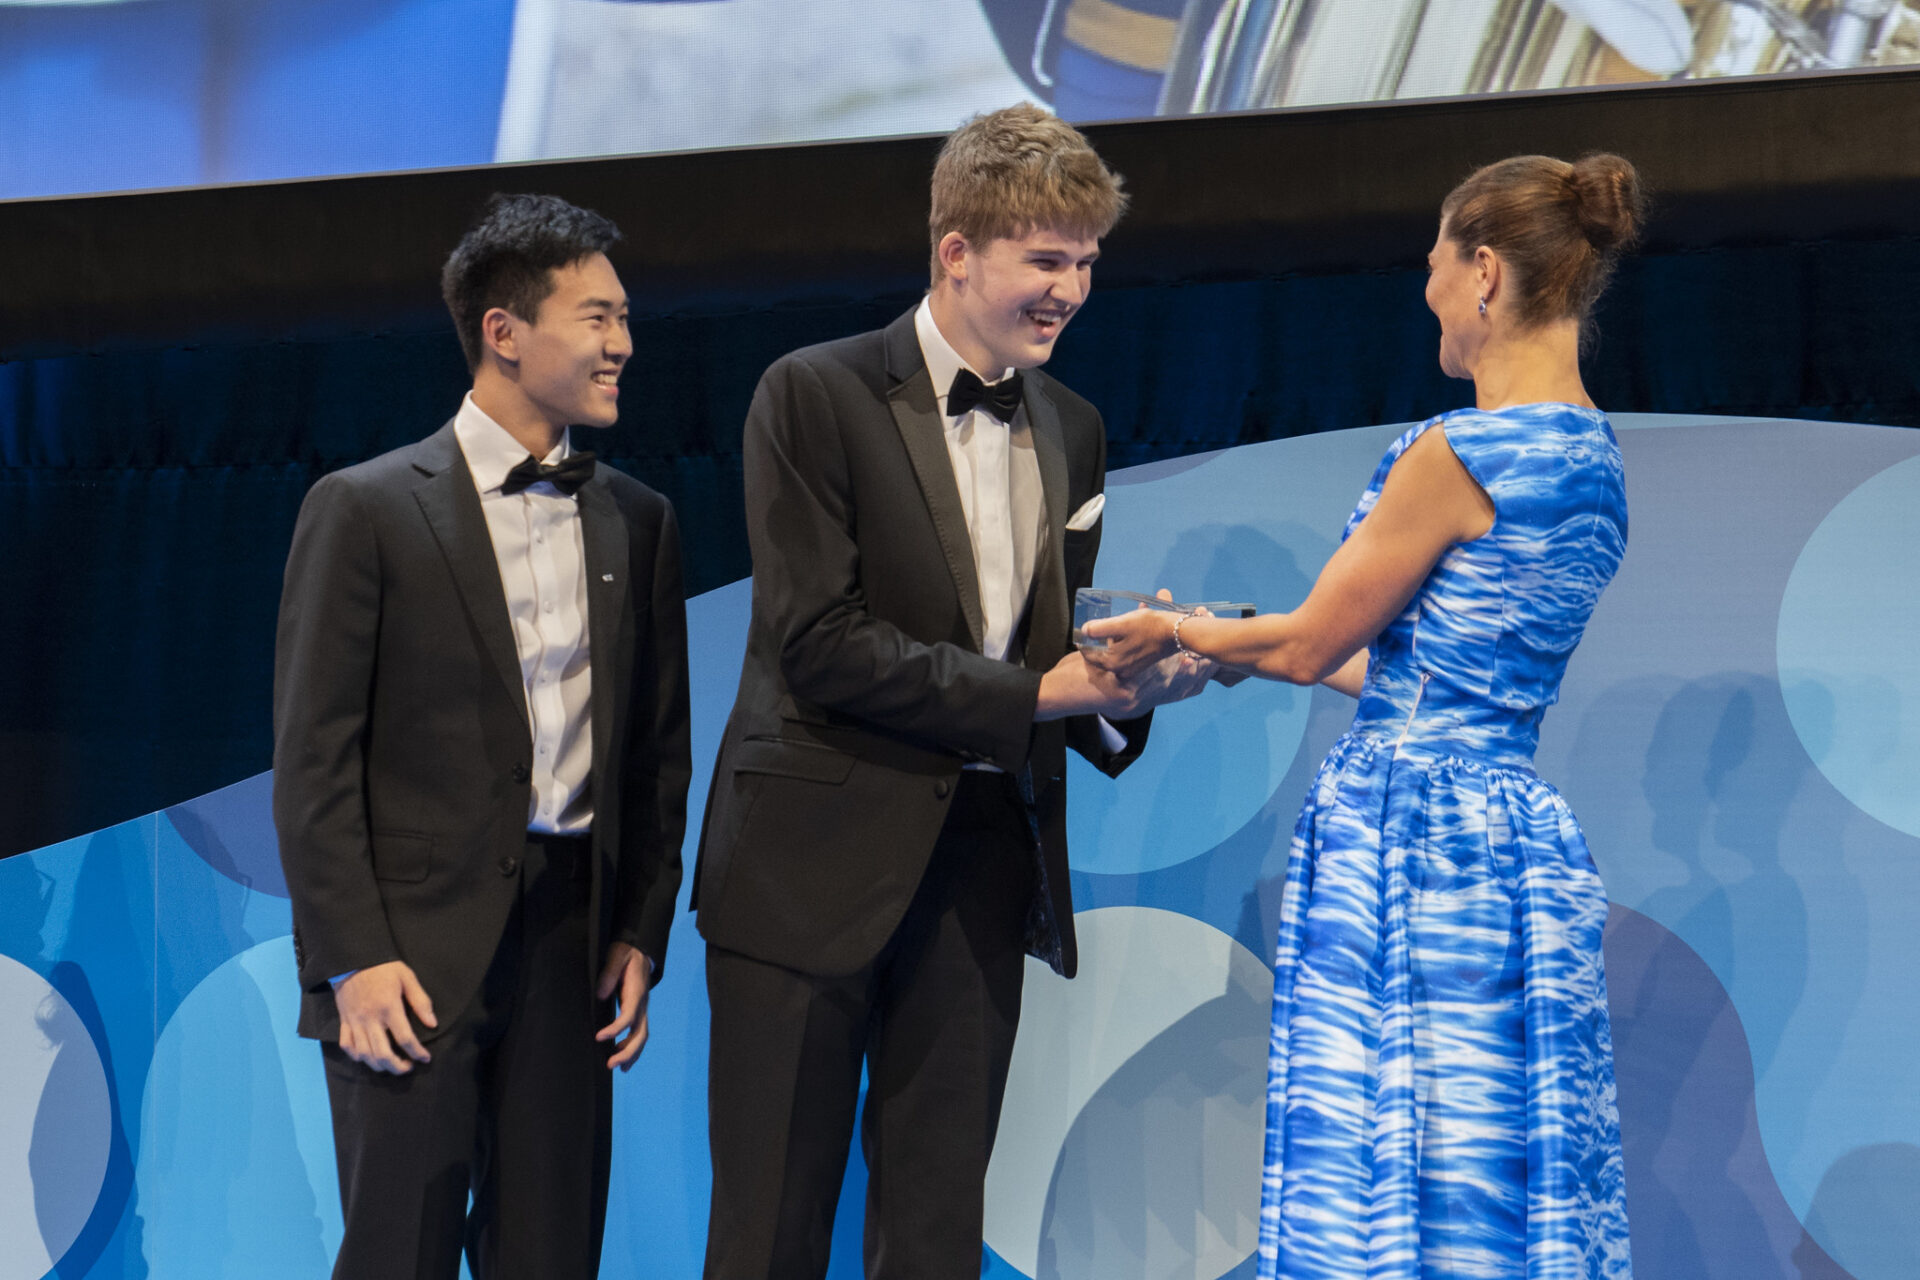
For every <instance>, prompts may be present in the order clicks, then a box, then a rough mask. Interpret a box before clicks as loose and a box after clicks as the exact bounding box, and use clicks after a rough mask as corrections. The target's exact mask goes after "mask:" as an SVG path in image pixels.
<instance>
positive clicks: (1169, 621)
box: [1081, 588, 1183, 680]
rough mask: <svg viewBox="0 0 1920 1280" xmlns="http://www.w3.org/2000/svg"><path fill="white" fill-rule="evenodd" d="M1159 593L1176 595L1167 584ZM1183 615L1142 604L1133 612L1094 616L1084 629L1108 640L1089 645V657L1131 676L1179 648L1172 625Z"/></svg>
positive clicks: (1124, 677) (1126, 677)
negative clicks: (1101, 644) (1097, 646)
mask: <svg viewBox="0 0 1920 1280" xmlns="http://www.w3.org/2000/svg"><path fill="white" fill-rule="evenodd" d="M1159 594H1160V598H1161V599H1162V600H1171V599H1173V596H1172V594H1171V593H1170V592H1168V591H1167V590H1165V589H1164V588H1162V589H1161V591H1160V593H1159ZM1182 616H1183V615H1181V614H1178V613H1174V612H1172V611H1171V610H1168V609H1149V608H1148V607H1147V606H1146V605H1141V606H1140V607H1139V608H1138V609H1135V610H1134V611H1133V612H1132V613H1123V614H1120V615H1118V616H1117V617H1112V618H1095V619H1094V620H1093V621H1091V622H1089V623H1087V624H1086V625H1085V626H1084V627H1082V628H1081V631H1082V632H1084V633H1085V634H1086V635H1088V636H1090V637H1092V638H1094V639H1096V640H1098V639H1104V640H1106V642H1107V647H1106V648H1104V649H1088V650H1087V651H1086V654H1087V661H1088V662H1090V663H1092V664H1093V665H1094V666H1096V667H1099V668H1101V669H1102V670H1105V671H1111V672H1113V673H1114V674H1115V675H1117V676H1119V677H1120V678H1121V679H1122V680H1131V679H1133V678H1134V677H1135V676H1137V675H1139V674H1140V673H1141V672H1142V671H1145V670H1146V669H1147V668H1148V667H1150V666H1152V665H1153V664H1154V663H1156V662H1158V661H1160V660H1161V659H1162V658H1166V657H1169V656H1171V655H1172V654H1173V653H1175V652H1176V647H1175V645H1174V643H1173V628H1174V624H1175V623H1177V622H1179V621H1180V619H1181V617H1182Z"/></svg>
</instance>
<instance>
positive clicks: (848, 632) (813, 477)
mask: <svg viewBox="0 0 1920 1280" xmlns="http://www.w3.org/2000/svg"><path fill="white" fill-rule="evenodd" d="M743 451H744V454H745V464H746V506H747V536H748V542H749V543H750V545H751V547H752V551H753V572H754V610H755V613H756V615H758V616H760V617H763V618H765V619H766V620H767V621H768V622H770V623H771V625H772V626H773V628H774V630H775V633H776V636H777V638H778V641H779V645H780V668H781V673H782V674H783V675H784V676H785V678H786V682H787V687H788V689H789V690H790V691H791V692H792V693H793V694H794V695H795V696H797V697H799V698H803V699H805V700H806V701H808V702H811V703H814V704H815V705H817V706H821V707H825V708H828V709H830V710H832V711H835V712H838V713H840V714H842V715H846V716H851V717H853V718H856V719H859V720H862V721H865V722H867V723H868V724H872V725H875V726H878V727H880V728H883V729H886V730H889V731H892V732H895V733H899V734H903V735H905V736H908V737H911V738H914V739H917V740H919V741H922V742H927V743H930V744H933V745H935V746H937V747H940V748H943V749H945V750H949V751H953V752H956V753H958V754H961V755H964V756H968V757H970V758H975V759H982V760H989V761H991V762H993V763H994V764H997V765H999V766H1001V767H1002V768H1005V769H1017V768H1019V767H1020V766H1021V765H1022V764H1024V763H1025V761H1026V756H1027V751H1028V749H1029V745H1030V742H1031V738H1032V730H1033V713H1034V708H1035V707H1036V705H1037V704H1038V702H1039V697H1040V676H1039V673H1038V672H1033V671H1028V670H1025V669H1024V668H1021V667H1017V666H1013V665H1011V664H1009V663H1005V662H996V661H994V660H993V659H990V658H987V657H985V656H983V655H981V654H978V653H975V652H972V651H971V650H969V649H966V648H964V647H962V646H959V645H955V644H949V643H945V642H939V643H932V644H927V643H922V642H920V641H918V640H915V639H914V638H913V637H911V636H909V635H908V634H907V633H906V632H905V631H903V630H901V629H900V628H899V627H898V626H897V625H895V624H894V623H892V622H890V621H888V620H886V619H883V618H879V617H876V616H874V615H873V614H872V613H871V612H869V610H868V607H867V601H866V597H865V594H864V592H863V591H862V589H861V585H860V551H859V545H858V543H857V541H856V539H855V537H854V519H855V504H854V495H853V494H852V492H851V479H850V474H849V467H848V463H847V457H846V453H845V442H844V440H843V439H842V435H841V432H840V430H839V425H838V422H837V416H836V413H835V410H834V405H833V402H832V400H831V398H830V396H829V394H828V392H827V389H826V387H825V386H824V385H823V384H822V382H821V379H820V375H819V374H818V373H817V372H815V371H814V370H813V369H812V368H810V367H809V366H808V365H807V364H806V363H805V362H804V361H803V360H800V359H798V358H795V357H789V358H787V359H785V360H782V361H780V362H779V363H777V364H775V365H774V366H773V368H771V369H769V370H768V371H767V375H766V376H765V377H764V378H762V379H761V382H760V386H759V388H758V389H757V390H756V391H755V393H754V398H753V406H752V408H751V409H749V410H748V413H747V424H746V436H745V440H744V442H743ZM884 498H885V496H884V495H881V496H880V500H884Z"/></svg>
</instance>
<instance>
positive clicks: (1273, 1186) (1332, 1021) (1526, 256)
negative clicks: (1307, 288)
mask: <svg viewBox="0 0 1920 1280" xmlns="http://www.w3.org/2000/svg"><path fill="white" fill-rule="evenodd" d="M1641 209H1642V200H1641V196H1640V190H1639V184H1638V179H1637V177H1636V175H1635V174H1634V171H1633V168H1632V166H1631V165H1629V164H1628V163H1627V162H1626V161H1625V160H1622V159H1620V158H1619V157H1617V156H1608V155H1599V156H1589V157H1587V158H1586V159H1583V160H1581V161H1579V162H1578V163H1577V164H1571V165H1570V164H1567V163H1565V162H1563V161H1559V160H1555V159H1551V158H1549V157H1545V156H1522V157H1516V158H1514V159H1510V160H1505V161H1502V162H1500V163H1499V164H1495V165H1490V166H1488V167H1486V168H1484V169H1481V170H1479V171H1477V172H1476V173H1474V174H1473V175H1472V176H1471V177H1469V178H1468V179H1467V180H1466V181H1465V182H1463V183H1462V184H1461V185H1460V186H1459V187H1458V188H1456V189H1455V190H1454V191H1453V193H1452V194H1450V195H1449V196H1448V197H1447V199H1446V201H1445V203H1444V204H1443V205H1442V206H1441V216H1440V231H1439V236H1438V238H1437V240H1436V241H1435V243H1434V246H1433V249H1432V251H1431V252H1430V253H1429V254H1428V258H1427V261H1428V267H1429V271H1430V273H1431V274H1430V276H1429V278H1428V282H1427V292H1426V298H1427V305H1428V306H1429V307H1430V308H1432V310H1433V312H1434V314H1435V315H1436V316H1438V317H1439V320H1440V365H1441V368H1442V369H1444V370H1445V371H1446V372H1447V373H1448V374H1449V375H1451V376H1454V377H1465V378H1472V379H1473V383H1474V400H1475V407H1474V408H1471V409H1461V410H1456V411H1454V412H1452V413H1445V414H1442V415H1440V416H1439V417H1437V418H1434V419H1432V420H1430V421H1428V422H1424V423H1421V424H1420V425H1419V426H1416V427H1414V428H1413V429H1412V430H1410V431H1408V432H1407V433H1406V434H1405V435H1403V436H1401V437H1400V438H1399V439H1398V440H1396V441H1395V442H1394V444H1393V446H1392V447H1391V448H1390V449H1388V450H1387V454H1386V457H1385V458H1384V459H1383V460H1382V461H1381V463H1380V466H1379V469H1378V470H1377V471H1376V472H1375V473H1374V476H1373V479H1372V482H1371V483H1370V484H1369V485H1368V486H1367V489H1366V492H1365V493H1363V494H1362V495H1361V498H1360V504H1359V507H1358V508H1357V509H1356V510H1355V511H1354V513H1353V516H1352V518H1351V519H1350V520H1349V521H1348V522H1347V528H1346V534H1345V537H1344V538H1343V540H1342V542H1341V546H1340V548H1339V550H1338V551H1337V552H1336V553H1335V554H1334V556H1333V557H1332V558H1331V559H1330V560H1329V561H1328V563H1327V567H1326V568H1325V569H1324V570H1323V571H1322V572H1321V574H1320V577H1319V580H1318V581H1317V582H1316V583H1315V584H1314V587H1313V590H1312V592H1311V593H1309V595H1308V597H1307V599H1306V601H1305V602H1304V603H1303V604H1302V605H1301V606H1300V607H1299V608H1298V609H1296V610H1295V611H1293V612H1292V613H1286V614H1272V615H1267V616H1262V617H1257V618H1251V619H1244V620H1242V619H1226V618H1212V617H1207V616H1204V615H1200V614H1194V615H1186V616H1182V615H1180V614H1177V613H1168V612H1160V611H1154V610H1142V611H1139V612H1136V613H1132V614H1128V615H1125V616H1123V617H1118V618H1114V619H1110V620H1108V621H1106V622H1103V623H1094V624H1090V625H1089V626H1088V628H1087V630H1088V632H1089V634H1092V635H1096V636H1099V635H1105V636H1107V637H1108V638H1109V639H1110V641H1111V647H1110V648H1109V649H1108V650H1107V651H1106V652H1105V653H1104V654H1102V655H1097V656H1096V655H1090V658H1093V659H1094V660H1095V661H1097V662H1099V663H1100V664H1101V665H1104V666H1106V667H1108V668H1109V669H1110V670H1112V671H1115V672H1116V673H1118V674H1119V675H1121V676H1123V677H1124V676H1126V675H1129V674H1131V673H1132V672H1135V671H1137V670H1139V669H1141V668H1142V667H1143V666H1144V665H1145V664H1146V663H1148V662H1151V661H1154V660H1157V659H1159V658H1161V657H1164V656H1166V655H1169V654H1172V653H1176V652H1184V653H1187V654H1189V655H1192V657H1193V658H1195V659H1199V660H1208V661H1212V662H1215V663H1218V664H1220V665H1222V666H1227V667H1233V668H1238V669H1240V670H1244V671H1249V672H1252V673H1254V674H1258V675H1261V676H1265V677H1268V678H1270V679H1278V680H1287V681H1291V682H1293V683H1297V684H1308V683H1312V682H1315V681H1320V680H1325V681H1326V682H1327V683H1328V684H1330V685H1333V686H1334V687H1336V688H1341V689H1344V690H1345V691H1347V692H1351V693H1355V694H1357V696H1358V697H1359V700H1360V705H1359V711H1358V714H1357V715H1356V717H1355V719H1354V723H1353V727H1352V729H1351V730H1350V731H1349V732H1348V733H1347V734H1346V736H1344V737H1343V738H1341V739H1340V741H1339V742H1338V743H1336V744H1335V745H1334V748H1333V750H1332V752H1331V753H1329V755H1328V756H1327V759H1326V762H1325V763H1324V764H1323V765H1322V766H1321V769H1320V772H1319V775H1318V777H1317V778H1316V779H1315V781H1314V783H1313V786H1312V787H1311V789H1310V790H1309V792H1308V795H1307V800H1306V804H1305V806H1304V807H1303V808H1302V810H1301V813H1300V818H1299V822H1298V823H1297V825H1296V826H1295V829H1294V834H1293V845H1292V854H1291V861H1290V863H1289V865H1288V869H1287V884H1286V892H1285V897H1284V899H1283V902H1282V906H1281V914H1280V937H1279V944H1278V950H1277V961H1276V972H1275V983H1274V1001H1273V1035H1272V1043H1271V1050H1270V1057H1269V1069H1268V1084H1267V1138H1266V1162H1265V1174H1264V1180H1263V1187H1262V1196H1261V1215H1260V1271H1259V1274H1260V1275H1261V1276H1262V1277H1275V1278H1277V1280H1336V1278H1338V1280H1362V1278H1364V1280H1423V1278H1424V1280H1439V1278H1440V1277H1474V1278H1476V1280H1480V1278H1499V1280H1506V1278H1508V1277H1512V1278H1515V1280H1522V1278H1524V1280H1603V1278H1604V1280H1626V1277H1628V1276H1629V1275H1630V1271H1631V1259H1630V1255H1629V1249H1628V1241H1627V1219H1626V1188H1625V1183H1624V1178H1623V1169H1622V1159H1621V1153H1620V1132H1619V1120H1618V1113H1617V1110H1616V1107H1615V1103H1614V1082H1613V1046H1612V1039H1611V1036H1610V1033H1609V1030H1608V1024H1607V996H1606V983H1605V978H1604V976H1603V973H1602V966H1601V947H1600V941H1601V930H1602V926H1603V925H1604V924H1605V922H1606V916H1607V897H1606V892H1605V890H1604V889H1603V888H1602V886H1601V884H1600V879H1599V876H1598V874H1597V873H1596V872H1595V870H1594V866H1593V859H1592V857H1591V855H1590V854H1589V853H1588V850H1587V845H1586V842H1585V840H1584V839H1583V838H1582V836H1581V834H1580V828H1579V826H1578V825H1577V824H1576V823H1575V821H1574V817H1573V814H1572V812H1571V811H1570V810H1569V809H1568V807H1567V804H1566V802H1565V801H1564V800H1563V799H1561V797H1560V795H1559V793H1558V792H1557V791H1555V790H1554V789H1553V787H1551V786H1550V785H1548V784H1547V783H1546V782H1544V781H1542V780H1541V779H1540V777H1539V776H1538V775H1537V774H1535V773H1534V771H1533V765H1532V759H1533V752H1534V746H1535V744H1536V742H1537V741H1538V739H1539V730H1540V720H1541V716H1542V714H1543V713H1544V712H1545V710H1546V708H1547V707H1548V705H1549V704H1551V703H1552V702H1554V701H1555V699H1556V698H1557V697H1558V693H1559V687H1560V679H1561V675H1562V674H1563V672H1564V671H1565V670H1566V664H1567V660H1568V658H1569V657H1571V656H1572V654H1573V650H1574V647H1575V645H1577V644H1578V643H1579V640H1580V636H1581V633H1582V631H1583V630H1584V629H1585V626H1586V623H1587V619H1588V618H1589V617H1590V616H1591V615H1592V613H1593V609H1594V605H1595V603H1596V602H1597V601H1598V599H1599V597H1600V592H1601V590H1602V589H1603V588H1604V587H1605V586H1606V585H1607V583H1608V581H1609V580H1610V579H1611V578H1612V577H1613V574H1614V570H1615V569H1616V568H1617V567H1618V566H1619V563H1620V558H1621V555H1622V553H1623V552H1624V551H1625V549H1626V540H1627V507H1626V495H1625V489H1624V483H1623V475H1622V470H1621V462H1620V450H1619V446H1618V445H1617V444H1616V442H1615V440H1614V436H1613V431H1612V429H1611V428H1610V427H1609V426H1608V424H1607V419H1606V417H1605V415H1604V414H1602V413H1601V412H1600V411H1599V410H1598V409H1596V408H1595V407H1594V405H1593V402H1592V400H1591V399H1589V398H1588V396H1587V393H1586V389H1585V387H1584V386H1583V385H1582V384H1581V381H1580V367H1579V352H1580V342H1581V334H1582V330H1583V328H1584V327H1585V324H1586V319H1587V315H1588V312H1589V311H1590V309H1591V308H1592V305H1593V303H1594V301H1595V299H1597V298H1598V296H1599V294H1600V291H1601V290H1602V289H1603V288H1604V287H1605V284H1606V281H1607V278H1608V276H1609V275H1610V274H1611V272H1612V269H1613V266H1614V262H1615V260H1616V258H1617V256H1618V254H1619V253H1620V251H1621V250H1622V249H1623V248H1624V247H1625V246H1626V245H1627V244H1629V243H1630V242H1631V241H1632V240H1633V238H1634V237H1635V235H1636V234H1637V232H1638V228H1639V222H1640V217H1641Z"/></svg>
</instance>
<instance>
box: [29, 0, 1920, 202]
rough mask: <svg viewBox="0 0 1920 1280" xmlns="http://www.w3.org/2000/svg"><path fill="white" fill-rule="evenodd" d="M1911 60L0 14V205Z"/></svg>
mask: <svg viewBox="0 0 1920 1280" xmlns="http://www.w3.org/2000/svg"><path fill="white" fill-rule="evenodd" d="M1916 62H1920V0H0V198H11V197H20V196H41V195H59V194H70V193H76V192H92V191H113V190H126V189H132V188H147V187H162V186H181V185H191V184H197V183H211V182H238V181H250V180H256V179H265V178H298V177H313V176H318V175H324V174H337V173H358V172H368V171H375V170H386V169H411V168H428V167H436V166H445V165H470V164H483V163H486V162H489V161H494V160H530V159H547V158H560V157H572V156H590V155H609V154H624V153H633V152H648V151H664V150H677V149H683V148H701V147H723V146H739V145H747V144H755V143H787V142H800V141H809V140H815V139H826V138H850V137H867V136H873V135H879V134H897V133H917V132H935V131H942V130H946V129H949V128H951V127H953V125H955V124H956V123H958V122H959V121H960V120H961V119H963V118H965V117H966V116H967V115H969V114H971V113H973V112H975V111H980V110H987V109H991V108H993V107H998V106H1003V105H1005V104H1007V103H1009V102H1013V101H1016V100H1018V99H1021V98H1029V99H1034V100H1037V101H1041V102H1045V103H1047V104H1049V105H1051V106H1052V107H1053V109H1054V110H1056V111H1058V112H1059V113H1060V114H1062V115H1064V116H1066V117H1068V118H1069V119H1072V120H1077V121H1091V120H1110V119H1121V118H1133V117H1140V116H1150V115H1156V114H1160V115H1173V114H1184V113H1189V112H1205V111H1233V110H1244V109H1250V108H1263V107H1279V106H1302V105H1308V104H1328V103H1357V102H1375V101H1383V100H1387V99H1393V98H1428V97H1441V96H1448V95H1455V94H1483V93H1501V92H1510V91H1516V90H1527V89H1545V88H1558V87H1566V86H1579V85H1610V84H1631V83H1642V82H1653V81H1660V80H1668V79H1700V78H1707V77H1717V76H1744V75H1764V74H1776V73H1781V72H1793V71H1841V70H1847V69H1851V68H1859V67H1872V66H1887V65H1898V64H1903V63H1916ZM776 209H777V203H775V202H770V204H769V212H770V213H771V212H773V211H775V210H776Z"/></svg>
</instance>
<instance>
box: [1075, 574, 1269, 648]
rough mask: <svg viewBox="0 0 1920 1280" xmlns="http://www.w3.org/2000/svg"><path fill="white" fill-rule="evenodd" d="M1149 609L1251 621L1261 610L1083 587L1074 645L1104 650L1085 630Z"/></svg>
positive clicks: (1078, 596) (1077, 605) (1077, 598)
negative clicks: (1097, 622) (1104, 620)
mask: <svg viewBox="0 0 1920 1280" xmlns="http://www.w3.org/2000/svg"><path fill="white" fill-rule="evenodd" d="M1142 605H1145V606H1146V607H1147V608H1149V609H1165V610H1167V611H1169V612H1172V613H1193V612H1196V611H1197V610H1200V609H1205V610H1206V611H1207V612H1208V613H1211V614H1213V615H1214V616H1215V617H1217V618H1251V617H1252V616H1253V615H1254V614H1255V613H1256V612H1257V610H1256V609H1255V608H1254V606H1252V605H1250V604H1234V603H1230V602H1228V601H1225V600H1209V601H1205V602H1202V603H1199V604H1181V603H1180V602H1179V601H1177V600H1162V599H1160V598H1159V597H1157V596H1149V595H1142V594H1141V593H1140V592H1138V591H1117V590H1115V589H1113V588H1111V587H1081V588H1080V589H1079V590H1078V591H1076V592H1074V593H1073V643H1074V644H1075V645H1077V646H1079V647H1080V648H1082V649H1104V648H1106V647H1107V642H1106V641H1105V640H1104V639H1095V638H1089V637H1088V636H1087V634H1086V633H1085V631H1084V630H1083V628H1084V627H1085V626H1086V625H1087V623H1089V622H1092V621H1093V620H1094V619H1096V618H1111V617H1113V616H1114V615H1115V614H1118V613H1130V612H1132V611H1133V610H1134V609H1137V608H1139V607H1140V606H1142Z"/></svg>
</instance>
